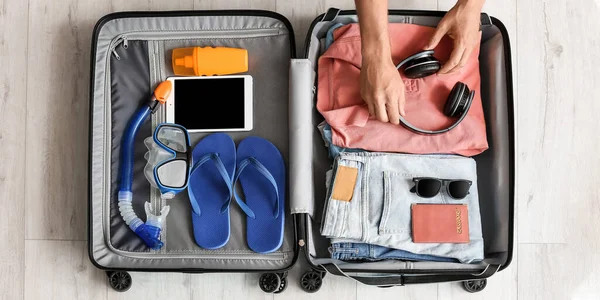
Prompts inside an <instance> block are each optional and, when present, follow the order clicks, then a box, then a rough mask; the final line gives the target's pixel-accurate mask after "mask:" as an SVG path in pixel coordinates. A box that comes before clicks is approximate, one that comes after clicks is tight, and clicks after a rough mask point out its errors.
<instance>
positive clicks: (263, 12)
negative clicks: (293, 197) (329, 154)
mask: <svg viewBox="0 0 600 300" xmlns="http://www.w3.org/2000/svg"><path fill="white" fill-rule="evenodd" d="M209 16H251V17H252V16H256V17H268V18H273V19H276V20H279V21H281V22H282V23H283V24H284V25H285V27H286V28H287V30H288V32H289V40H290V57H291V58H295V57H296V42H295V41H296V39H295V37H294V29H293V28H292V24H291V23H290V21H289V20H288V19H287V18H286V17H284V16H283V15H281V14H278V13H276V12H272V11H266V10H205V11H202V10H198V11H168V12H145V11H131V12H117V13H111V14H108V15H105V16H104V17H102V18H101V19H100V20H98V22H97V23H96V25H95V26H94V31H93V33H92V48H91V56H90V72H91V76H90V94H89V97H90V105H89V124H88V127H89V128H88V130H89V132H90V135H89V138H88V256H89V258H90V261H91V262H92V264H93V265H94V266H95V267H96V268H98V269H101V270H107V271H109V270H110V271H132V272H185V273H219V272H223V273H225V272H232V273H240V272H274V273H278V272H286V271H287V270H289V269H291V268H292V267H293V266H294V265H295V264H296V261H297V260H298V253H299V247H298V243H297V241H298V233H297V229H298V228H297V220H296V219H297V217H296V215H292V218H293V222H294V243H293V244H294V257H293V258H292V261H291V264H290V265H289V266H287V267H285V268H281V269H276V270H253V269H231V270H223V269H181V268H178V269H146V268H144V269H137V268H107V267H105V266H101V265H100V264H98V263H97V262H96V261H95V260H94V255H93V251H92V249H93V244H92V243H93V242H92V235H93V232H92V227H93V226H91V224H89V222H90V220H92V190H91V188H90V187H91V185H92V182H91V179H92V139H93V137H92V134H91V132H92V123H93V106H92V103H93V100H94V90H95V84H94V82H95V80H94V77H95V76H94V74H95V67H96V65H95V62H96V47H97V43H98V35H99V34H100V30H101V29H102V27H103V26H104V25H105V24H106V23H107V22H109V21H111V20H115V19H125V18H161V17H209Z"/></svg>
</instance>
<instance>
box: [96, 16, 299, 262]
mask: <svg viewBox="0 0 600 300" xmlns="http://www.w3.org/2000/svg"><path fill="white" fill-rule="evenodd" d="M290 35H291V34H290V32H289V31H288V28H287V26H286V24H284V23H283V22H282V21H280V20H277V19H274V18H270V17H259V16H210V17H208V16H207V17H165V18H122V19H114V20H111V21H108V22H106V23H105V24H103V26H102V28H100V30H99V35H98V40H97V47H96V49H95V51H96V53H95V58H96V60H95V70H94V71H95V73H94V87H95V90H94V91H93V93H94V98H93V104H92V105H93V107H92V110H93V118H92V119H93V120H92V130H93V131H92V135H93V136H92V158H91V159H92V164H91V166H92V171H91V176H92V178H91V184H92V186H91V188H92V190H91V193H92V204H91V216H92V225H91V226H92V235H91V248H92V249H90V250H91V251H90V252H91V256H92V260H93V261H95V262H96V263H97V264H98V265H100V266H102V267H105V268H125V269H191V270H193V269H224V270H226V269H230V270H277V269H284V268H287V267H290V266H291V265H292V264H293V262H294V259H295V253H294V252H295V242H294V240H295V234H294V219H293V217H292V216H291V215H289V214H288V215H287V216H286V219H287V220H286V223H285V232H284V243H283V246H282V247H281V248H280V249H279V250H278V251H276V252H274V253H270V254H267V255H263V254H257V253H255V252H253V251H252V250H251V249H249V248H248V247H247V245H246V240H245V232H246V227H245V215H243V213H242V212H241V210H240V209H239V207H237V205H236V204H232V206H231V238H230V240H229V242H228V243H227V245H226V246H225V247H223V248H221V249H218V250H204V249H201V248H200V247H198V246H197V245H196V244H195V242H194V239H193V230H192V225H191V208H190V204H189V198H188V196H187V193H186V192H182V193H180V194H178V195H177V197H176V198H175V199H172V200H169V201H168V202H169V203H168V205H170V206H171V212H170V213H169V216H168V217H167V224H166V227H165V229H164V230H163V236H162V239H163V240H165V241H166V242H165V246H164V247H163V248H162V249H161V250H159V251H150V250H149V249H148V248H147V247H145V246H144V245H143V244H142V242H141V241H140V240H139V239H138V238H137V237H136V236H135V235H134V234H133V232H131V230H130V229H129V228H128V227H127V226H126V225H125V223H124V222H123V221H122V218H121V216H120V214H119V211H118V207H117V205H116V193H117V186H118V166H119V144H120V139H121V136H122V133H123V130H124V128H125V126H126V123H127V122H128V119H129V116H131V115H132V114H133V112H134V111H135V110H136V109H137V108H138V107H139V106H140V105H142V104H143V103H145V102H146V101H148V97H149V95H150V93H151V92H152V89H153V87H154V86H156V85H157V84H158V83H159V82H160V81H161V80H164V79H165V78H166V77H168V76H171V75H173V73H172V70H171V67H170V65H169V62H170V55H171V52H170V51H171V50H172V49H173V48H177V47H185V46H197V45H201V46H217V45H220V46H230V47H241V48H245V49H247V50H248V52H249V72H248V74H250V75H252V76H253V78H254V91H255V93H254V107H255V108H254V111H255V113H254V118H255V121H254V129H253V130H252V131H250V132H239V133H231V134H230V135H231V136H232V138H233V139H234V140H235V141H236V142H239V141H240V140H241V139H243V138H244V137H246V136H249V135H259V136H262V137H264V138H267V139H269V140H270V141H272V142H273V143H274V144H275V145H276V146H277V147H278V148H279V149H280V151H281V152H282V154H283V156H284V159H285V160H286V163H287V160H288V145H289V143H288V128H287V126H286V125H287V123H288V121H287V118H288V98H289V97H288V66H289V62H290V58H291V56H292V53H293V52H292V49H291V48H290V47H291V45H293V42H291V40H290V39H291V36H290ZM106 62H110V63H109V64H107V63H106ZM107 80H108V81H107ZM108 82H110V84H105V83H108ZM107 95H110V96H107ZM211 100H212V101H219V100H220V99H207V100H206V101H211ZM164 119H165V111H164V108H163V109H159V110H158V112H157V113H156V114H155V115H153V117H152V121H147V122H146V123H145V124H144V125H143V127H142V128H141V130H140V134H139V135H138V137H137V139H136V153H135V165H134V172H135V174H143V171H142V170H143V168H144V165H145V160H144V158H143V155H144V153H145V151H146V149H145V146H144V144H143V140H144V139H145V138H146V137H148V136H150V135H151V133H152V130H153V128H154V127H155V126H156V125H157V124H158V123H160V122H161V121H164ZM272 124H278V126H272ZM203 135H205V134H192V135H191V138H192V145H195V144H196V143H197V142H198V140H200V139H201V138H202V136H203ZM108 170H110V171H109V172H110V173H109V174H110V175H108V174H107V171H108ZM107 180H108V181H107ZM108 191H109V192H108ZM151 191H154V192H151ZM133 192H134V208H135V210H136V212H137V213H138V215H139V216H140V217H141V218H142V219H145V215H144V213H143V203H144V202H145V201H147V200H149V199H152V204H153V205H154V206H155V207H156V208H160V207H161V206H162V205H164V204H165V203H162V202H161V201H160V197H159V195H158V193H157V192H156V191H155V189H151V187H150V185H149V183H148V182H147V181H146V179H145V177H144V176H135V178H134V182H133ZM106 224H110V226H108V225H106Z"/></svg>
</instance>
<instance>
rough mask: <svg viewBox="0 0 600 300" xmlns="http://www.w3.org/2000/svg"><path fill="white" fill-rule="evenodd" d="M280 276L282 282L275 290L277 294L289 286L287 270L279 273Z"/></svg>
mask: <svg viewBox="0 0 600 300" xmlns="http://www.w3.org/2000/svg"><path fill="white" fill-rule="evenodd" d="M277 275H279V278H281V284H279V288H277V290H276V291H275V294H281V293H283V291H285V289H286V288H287V272H285V273H279V274H277Z"/></svg>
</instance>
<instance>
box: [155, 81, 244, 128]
mask: <svg viewBox="0 0 600 300" xmlns="http://www.w3.org/2000/svg"><path fill="white" fill-rule="evenodd" d="M167 80H169V81H171V83H172V84H173V90H172V91H171V95H170V96H169V98H168V99H167V103H166V104H167V107H166V109H167V122H168V123H175V124H179V125H181V126H183V127H185V128H187V130H188V131H189V132H219V131H250V130H252V76H250V75H234V76H202V77H169V78H168V79H167Z"/></svg>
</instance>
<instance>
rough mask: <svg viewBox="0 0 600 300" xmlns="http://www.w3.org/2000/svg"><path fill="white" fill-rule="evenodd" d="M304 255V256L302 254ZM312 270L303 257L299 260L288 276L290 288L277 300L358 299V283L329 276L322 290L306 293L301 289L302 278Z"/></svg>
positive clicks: (276, 297)
mask: <svg viewBox="0 0 600 300" xmlns="http://www.w3.org/2000/svg"><path fill="white" fill-rule="evenodd" d="M301 255H303V254H301ZM308 270H310V268H309V267H308V264H307V263H306V261H305V259H304V258H303V257H300V258H299V259H298V262H296V266H295V267H294V268H293V269H292V270H291V271H290V273H289V275H288V287H287V289H286V290H285V291H284V292H283V293H281V294H276V295H275V299H286V300H287V299H306V298H309V299H311V300H313V299H323V300H331V299H344V300H352V299H357V297H356V281H354V280H350V279H348V278H345V277H341V276H335V275H331V274H328V275H326V276H325V278H323V284H322V286H321V289H319V290H318V291H317V292H315V293H310V294H309V293H306V292H305V291H304V290H303V289H302V288H301V287H300V278H301V276H302V275H303V274H304V272H306V271H308Z"/></svg>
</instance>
